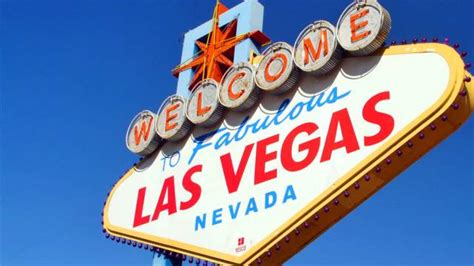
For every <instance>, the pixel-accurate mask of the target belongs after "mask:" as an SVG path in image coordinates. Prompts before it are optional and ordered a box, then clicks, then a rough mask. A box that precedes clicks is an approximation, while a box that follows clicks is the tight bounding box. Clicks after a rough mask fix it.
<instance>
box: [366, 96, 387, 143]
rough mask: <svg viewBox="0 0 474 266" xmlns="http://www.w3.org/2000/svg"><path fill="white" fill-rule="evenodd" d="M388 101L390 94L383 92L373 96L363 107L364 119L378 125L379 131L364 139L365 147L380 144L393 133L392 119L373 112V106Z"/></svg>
mask: <svg viewBox="0 0 474 266" xmlns="http://www.w3.org/2000/svg"><path fill="white" fill-rule="evenodd" d="M388 99H390V92H388V91H385V92H381V93H379V94H376V95H374V96H373V97H372V98H370V99H369V100H368V101H367V102H366V103H365V105H364V109H363V110H362V115H363V116H364V119H365V120H366V121H367V122H370V123H372V124H376V125H379V127H380V130H379V132H378V133H377V134H375V135H373V136H367V137H364V145H365V146H370V145H374V144H377V143H379V142H381V141H382V140H384V139H385V138H386V137H388V135H390V134H391V133H392V131H393V127H394V125H395V121H394V119H393V117H392V116H391V115H389V114H385V113H381V112H377V110H375V105H377V103H379V102H380V101H382V100H388Z"/></svg>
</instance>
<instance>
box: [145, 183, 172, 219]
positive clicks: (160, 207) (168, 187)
mask: <svg viewBox="0 0 474 266" xmlns="http://www.w3.org/2000/svg"><path fill="white" fill-rule="evenodd" d="M166 195H168V201H167V203H166V204H165V203H164V200H165V196H166ZM164 210H168V215H171V214H173V213H175V212H176V193H175V190H174V177H173V176H170V177H168V178H167V179H165V182H164V183H163V187H162V188H161V193H160V199H158V202H157V203H156V207H155V212H154V213H153V217H152V218H151V220H152V221H154V220H156V219H158V216H160V212H162V211H164Z"/></svg>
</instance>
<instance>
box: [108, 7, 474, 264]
mask: <svg viewBox="0 0 474 266" xmlns="http://www.w3.org/2000/svg"><path fill="white" fill-rule="evenodd" d="M369 2H370V1H369ZM365 22H367V23H365ZM387 23H388V24H387ZM389 28H390V20H389V15H388V13H387V12H386V10H384V9H383V8H382V7H381V6H380V5H379V4H378V3H376V2H373V3H372V4H366V5H362V6H360V4H357V3H356V4H354V5H351V6H350V7H349V8H348V9H347V10H346V11H345V12H344V13H343V15H342V16H341V19H340V21H339V23H338V25H337V26H336V27H334V26H332V25H331V24H330V23H329V22H327V21H317V22H315V23H312V24H311V25H309V26H308V27H306V28H305V29H304V30H303V31H302V33H301V35H300V36H299V37H298V39H297V40H296V43H295V45H294V46H291V45H289V44H286V43H275V44H273V45H272V46H270V47H269V48H268V49H267V50H266V51H265V52H264V53H263V59H262V60H261V62H260V63H259V64H258V65H257V66H255V67H254V66H252V65H251V64H249V63H239V64H236V65H234V66H233V67H231V68H230V69H229V70H228V72H227V73H226V74H225V75H224V77H223V79H222V80H221V81H214V80H205V81H203V82H201V83H199V84H198V85H197V86H196V87H195V88H194V90H193V92H192V94H191V96H190V98H189V99H184V98H182V97H180V96H177V95H174V96H170V97H169V98H168V99H167V100H166V101H165V102H164V103H163V104H162V106H161V107H160V108H159V110H158V112H157V113H156V114H155V113H153V112H151V111H144V112H141V113H140V114H138V115H137V116H136V117H135V119H134V120H133V122H132V124H131V125H130V128H129V130H128V134H127V139H126V142H127V146H128V147H129V149H130V150H131V151H133V152H135V153H137V154H141V155H144V156H145V159H144V160H142V161H141V162H140V163H139V164H137V165H136V166H134V167H133V168H131V169H130V170H129V171H128V172H127V173H126V174H125V175H124V176H123V177H122V178H121V179H120V180H119V181H118V182H117V183H116V184H115V186H114V187H113V189H112V191H111V193H110V196H109V197H108V199H107V202H106V205H105V208H104V227H105V229H106V230H107V232H108V233H109V234H111V235H114V236H118V237H122V238H126V239H131V240H134V241H139V242H143V243H147V244H150V245H152V246H156V247H160V248H164V249H167V250H172V251H175V252H178V253H183V254H189V255H192V256H196V257H199V258H203V259H206V260H209V261H213V262H217V263H224V264H251V263H257V264H262V263H264V264H269V265H273V264H278V263H281V262H283V261H285V260H287V259H288V258H289V257H291V256H292V255H293V254H294V253H296V252H297V251H298V250H300V249H301V248H302V247H304V246H305V245H306V244H307V243H309V242H310V241H311V240H313V239H314V238H316V237H317V236H319V235H320V234H322V233H323V232H324V231H325V230H327V229H328V228H329V227H330V226H331V225H333V224H334V223H336V222H337V221H338V220H339V219H341V218H342V217H343V216H345V215H346V214H348V213H349V212H350V211H351V210H352V209H354V208H355V207H357V206H358V205H359V204H360V203H362V202H363V201H364V200H365V199H366V198H368V197H369V196H371V195H372V194H373V193H374V192H376V191H377V190H378V189H380V188H381V187H382V186H384V185H385V184H386V183H388V182H389V181H390V180H392V179H393V178H394V177H395V176H396V175H397V174H398V173H400V172H401V171H403V170H404V169H405V168H406V167H408V166H409V165H410V164H411V163H413V162H414V161H415V160H416V159H418V158H419V157H420V156H421V155H423V154H424V153H426V152H427V151H428V150H429V149H430V148H432V147H433V146H434V145H436V144H437V143H439V142H440V141H441V140H443V139H444V138H445V137H447V136H448V135H449V134H450V133H452V132H453V131H454V130H456V129H457V128H458V127H459V125H460V124H461V123H462V122H464V121H465V120H466V119H467V118H468V117H469V115H470V114H471V112H472V108H473V106H474V104H473V99H472V96H471V95H472V93H473V92H472V85H471V83H469V82H468V81H469V79H470V74H469V73H467V72H466V71H465V69H464V62H463V61H462V59H461V57H460V56H459V55H458V54H457V52H456V51H455V50H454V49H452V48H450V47H449V46H446V45H443V44H437V43H423V44H414V45H400V46H392V47H389V48H383V49H379V47H380V46H381V43H382V42H383V41H384V39H385V38H386V35H387V34H388V32H387V31H388V29H389ZM344 50H345V51H346V53H347V55H345V56H343V53H344ZM466 77H467V78H466Z"/></svg>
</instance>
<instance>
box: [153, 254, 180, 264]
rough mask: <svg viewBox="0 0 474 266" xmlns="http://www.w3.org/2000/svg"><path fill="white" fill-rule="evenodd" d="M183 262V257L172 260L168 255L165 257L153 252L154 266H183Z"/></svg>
mask: <svg viewBox="0 0 474 266" xmlns="http://www.w3.org/2000/svg"><path fill="white" fill-rule="evenodd" d="M182 265H183V260H182V259H181V257H179V258H172V257H169V256H168V255H163V254H161V253H158V252H153V266H182Z"/></svg>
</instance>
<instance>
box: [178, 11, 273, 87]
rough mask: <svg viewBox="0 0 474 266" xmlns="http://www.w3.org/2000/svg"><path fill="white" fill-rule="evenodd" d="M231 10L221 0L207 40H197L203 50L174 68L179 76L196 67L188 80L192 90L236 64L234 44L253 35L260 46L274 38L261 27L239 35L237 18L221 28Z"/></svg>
mask: <svg viewBox="0 0 474 266" xmlns="http://www.w3.org/2000/svg"><path fill="white" fill-rule="evenodd" d="M227 10H228V8H227V7H225V6H224V5H223V4H221V3H219V2H217V5H216V7H215V9H214V15H213V18H212V28H211V31H210V32H209V34H208V35H207V38H206V42H204V41H202V40H197V41H196V46H197V47H198V48H199V50H200V51H199V52H198V53H197V54H196V55H195V56H193V58H191V60H189V61H188V62H185V63H184V64H181V65H178V66H177V67H176V68H174V69H173V71H172V73H173V75H174V76H176V77H178V75H179V73H181V72H183V71H185V70H188V69H192V70H193V71H194V76H193V78H192V79H191V81H190V83H189V84H188V89H189V90H191V89H192V88H193V87H194V86H195V85H196V84H197V83H198V82H199V81H201V80H203V79H206V78H212V79H214V80H215V81H217V82H220V80H221V79H222V76H223V75H224V73H225V71H226V70H227V69H228V68H229V67H231V66H232V64H234V62H233V57H234V48H235V46H236V45H237V44H239V43H240V42H241V41H243V40H245V39H248V38H251V39H252V40H253V41H255V42H256V43H257V44H258V45H260V46H264V45H266V44H268V43H269V42H270V39H269V38H268V37H267V36H266V35H265V34H263V33H262V32H261V31H253V32H249V33H245V34H242V35H238V36H236V30H237V20H233V21H231V22H230V23H228V24H226V25H225V26H224V27H222V29H221V27H219V16H220V15H221V14H223V13H225V12H226V11H227Z"/></svg>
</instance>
